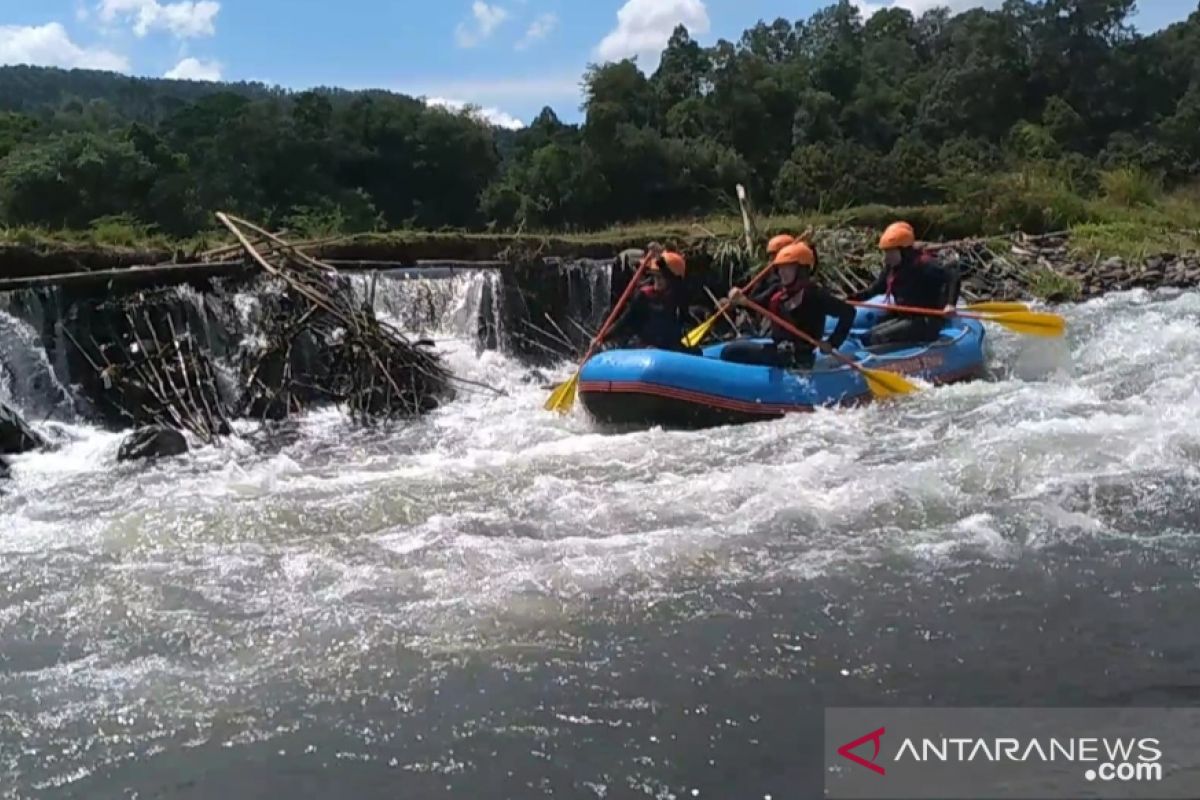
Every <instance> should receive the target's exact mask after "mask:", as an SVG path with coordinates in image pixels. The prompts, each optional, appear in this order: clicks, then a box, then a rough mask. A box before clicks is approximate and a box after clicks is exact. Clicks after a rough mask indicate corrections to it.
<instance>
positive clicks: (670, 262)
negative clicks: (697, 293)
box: [650, 250, 687, 278]
mask: <svg viewBox="0 0 1200 800" xmlns="http://www.w3.org/2000/svg"><path fill="white" fill-rule="evenodd" d="M659 264H666V265H667V269H669V270H670V271H671V274H672V275H674V276H675V277H676V278H682V277H683V276H684V275H686V274H687V261H685V260H684V258H683V256H681V255H680V254H679V253H676V252H674V251H673V250H668V251H667V252H665V253H663V254H662V257H661V258H659V259H658V260H656V261H653V262H651V264H650V271H651V272H659V271H660V267H659Z"/></svg>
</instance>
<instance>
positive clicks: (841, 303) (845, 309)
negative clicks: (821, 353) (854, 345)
mask: <svg viewBox="0 0 1200 800" xmlns="http://www.w3.org/2000/svg"><path fill="white" fill-rule="evenodd" d="M818 297H820V300H821V308H822V310H823V311H824V312H825V316H827V317H837V327H836V328H834V329H833V333H831V334H830V335H829V339H828V340H827V341H828V342H829V346H830V347H832V348H833V349H835V350H836V349H837V348H839V347H841V346H842V344H843V343H844V342H845V341H846V337H847V336H849V335H850V329H851V328H852V327H854V318H855V311H854V306H852V305H850V304H849V303H847V302H846V301H845V300H842V299H841V298H839V297H835V296H834V295H833V294H832V293H831V292H830V291H829V290H828V289H824V288H822V289H821V290H820V293H819V294H818Z"/></svg>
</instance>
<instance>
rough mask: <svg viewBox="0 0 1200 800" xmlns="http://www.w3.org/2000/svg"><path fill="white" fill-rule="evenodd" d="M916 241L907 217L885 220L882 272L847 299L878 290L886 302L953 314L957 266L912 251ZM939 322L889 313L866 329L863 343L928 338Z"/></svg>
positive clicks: (868, 295)
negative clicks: (887, 223) (890, 221)
mask: <svg viewBox="0 0 1200 800" xmlns="http://www.w3.org/2000/svg"><path fill="white" fill-rule="evenodd" d="M916 243H917V237H916V234H915V233H914V232H913V228H912V226H911V225H909V224H908V223H907V222H894V223H892V224H891V225H889V226H888V227H887V230H885V231H884V232H883V236H881V237H880V239H879V249H880V250H882V251H883V271H882V272H880V273H879V277H878V278H876V279H875V282H874V283H873V284H871V285H870V286H868V287H867V288H866V289H863V290H862V291H861V292H858V293H856V294H853V295H851V296H850V299H851V300H869V299H871V298H872V297H877V296H878V295H884V297H885V299H884V302H885V303H888V304H890V305H898V306H913V307H915V308H934V309H937V310H939V311H943V310H944V311H946V312H947V313H948V314H952V313H954V308H955V306H956V305H958V289H959V274H958V270H957V269H955V268H954V267H951V266H947V265H944V264H941V263H939V262H938V260H937V259H936V258H934V257H933V256H932V255H930V254H929V253H925V252H922V251H919V250H917V248H916ZM943 325H944V320H943V319H941V318H939V317H926V316H889V317H887V318H885V319H884V321H883V322H880V323H878V324H877V325H875V327H874V328H872V329H871V332H870V334H869V336H868V343H869V344H893V343H898V342H931V341H933V340H935V339H937V338H938V336H939V335H940V334H941V331H942V327H943Z"/></svg>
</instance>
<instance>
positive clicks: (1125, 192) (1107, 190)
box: [1100, 166, 1163, 208]
mask: <svg viewBox="0 0 1200 800" xmlns="http://www.w3.org/2000/svg"><path fill="white" fill-rule="evenodd" d="M1100 186H1101V187H1102V189H1103V191H1104V198H1105V199H1106V200H1108V201H1109V202H1112V203H1116V204H1117V205H1119V206H1124V207H1126V208H1134V207H1135V206H1151V205H1154V204H1155V203H1156V202H1157V201H1158V199H1159V198H1160V197H1161V196H1162V191H1163V186H1162V178H1160V177H1159V176H1158V175H1154V174H1151V173H1149V172H1146V171H1145V170H1143V169H1140V168H1138V167H1132V166H1130V167H1119V168H1117V169H1111V170H1108V171H1107V172H1103V173H1101V175H1100Z"/></svg>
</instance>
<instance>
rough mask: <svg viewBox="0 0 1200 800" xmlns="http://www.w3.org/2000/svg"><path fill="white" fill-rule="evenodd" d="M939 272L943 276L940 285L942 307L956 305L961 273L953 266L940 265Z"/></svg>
mask: <svg viewBox="0 0 1200 800" xmlns="http://www.w3.org/2000/svg"><path fill="white" fill-rule="evenodd" d="M940 266H941V270H942V275H943V276H944V278H943V280H944V283H943V284H942V292H943V295H942V297H943V300H944V302H943V303H942V305H943V306H956V305H958V296H959V290H960V289H961V288H962V272H960V271H959V269H958V267H957V266H955V265H954V264H942V265H940Z"/></svg>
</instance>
